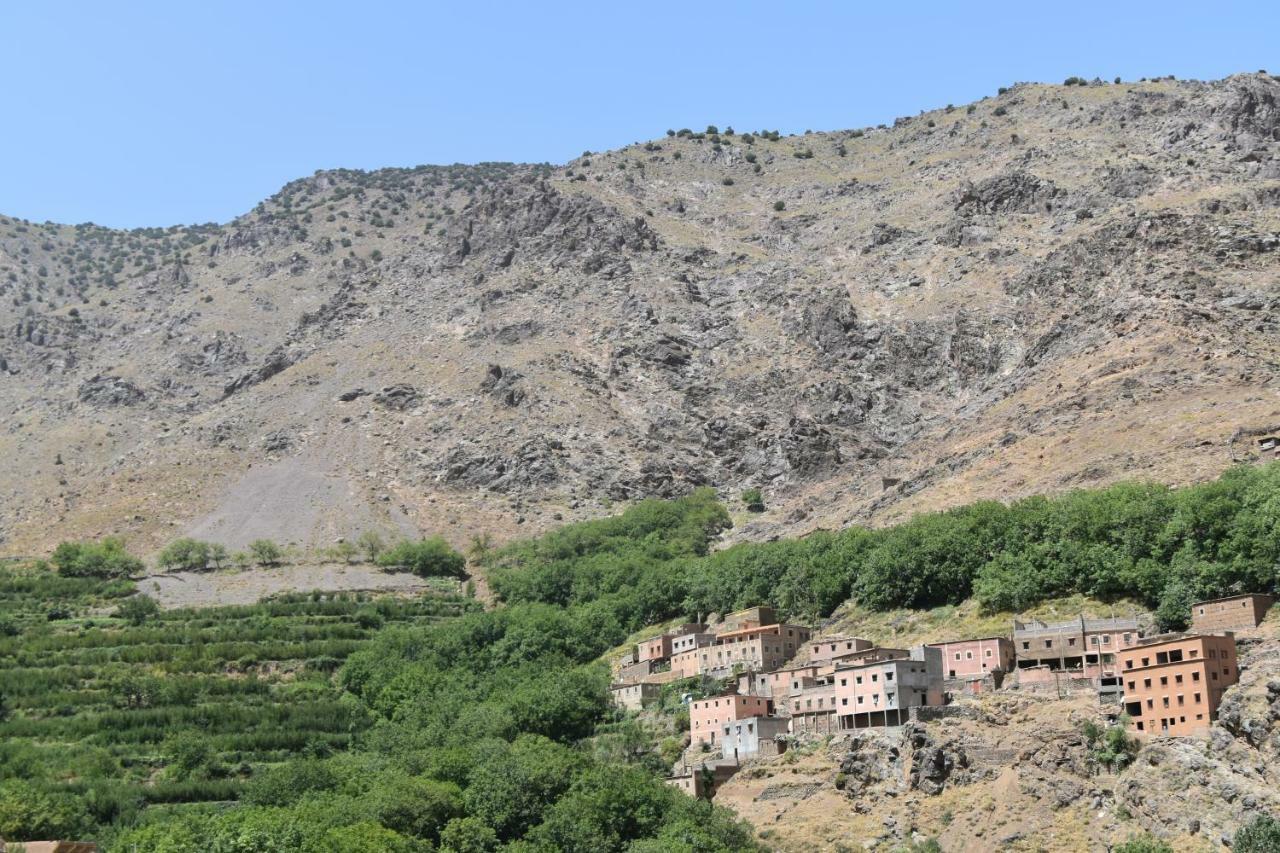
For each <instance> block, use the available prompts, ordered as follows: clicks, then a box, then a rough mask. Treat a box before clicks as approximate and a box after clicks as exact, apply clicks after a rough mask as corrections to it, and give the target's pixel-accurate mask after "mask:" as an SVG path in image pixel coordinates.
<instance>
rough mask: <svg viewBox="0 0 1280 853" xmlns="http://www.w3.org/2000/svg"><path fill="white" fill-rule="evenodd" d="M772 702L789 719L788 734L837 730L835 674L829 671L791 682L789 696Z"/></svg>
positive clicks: (833, 671) (831, 670)
mask: <svg viewBox="0 0 1280 853" xmlns="http://www.w3.org/2000/svg"><path fill="white" fill-rule="evenodd" d="M776 702H777V705H778V707H779V709H781V708H784V707H785V708H786V713H787V715H788V716H790V717H791V731H792V732H795V733H797V734H798V733H800V732H824V733H825V732H832V731H835V730H836V729H837V728H838V723H837V721H836V674H835V670H833V669H827V670H826V671H824V672H821V673H818V674H816V675H811V676H810V675H805V676H801V677H800V678H798V679H793V680H792V686H791V691H790V693H789V694H788V695H787V696H786V697H785V698H782V699H778V700H776Z"/></svg>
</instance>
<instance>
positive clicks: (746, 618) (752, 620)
mask: <svg viewBox="0 0 1280 853" xmlns="http://www.w3.org/2000/svg"><path fill="white" fill-rule="evenodd" d="M777 622H778V613H777V611H775V610H774V609H773V608H772V607H768V606H760V607H748V608H747V609H746V610H739V611H737V612H736V613H730V614H729V615H728V616H726V617H724V619H722V620H721V625H720V628H721V630H723V631H740V630H742V629H743V628H759V627H761V626H763V625H776V624H777Z"/></svg>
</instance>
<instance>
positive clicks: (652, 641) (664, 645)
mask: <svg viewBox="0 0 1280 853" xmlns="http://www.w3.org/2000/svg"><path fill="white" fill-rule="evenodd" d="M669 657H671V635H670V634H659V635H658V636H656V637H650V638H648V639H647V640H641V641H640V643H639V645H638V646H637V654H636V660H637V661H640V662H643V661H647V660H652V661H664V660H666V659H667V658H669Z"/></svg>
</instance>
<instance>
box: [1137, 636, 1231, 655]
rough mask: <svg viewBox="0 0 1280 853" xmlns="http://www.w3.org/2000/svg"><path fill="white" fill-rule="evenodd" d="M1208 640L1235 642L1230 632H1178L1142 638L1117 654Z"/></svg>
mask: <svg viewBox="0 0 1280 853" xmlns="http://www.w3.org/2000/svg"><path fill="white" fill-rule="evenodd" d="M1209 638H1213V639H1217V640H1231V641H1232V642H1235V639H1236V635H1235V634H1234V633H1232V632H1231V631H1208V632H1205V631H1180V632H1178V633H1175V634H1159V635H1157V636H1155V637H1143V638H1142V639H1141V640H1139V641H1138V642H1137V643H1134V644H1133V645H1132V646H1129V647H1128V648H1127V649H1120V650H1119V652H1118V653H1119V654H1124V653H1126V652H1136V651H1138V650H1140V649H1151V648H1155V647H1156V646H1163V645H1167V644H1169V643H1181V642H1185V641H1186V640H1205V639H1209Z"/></svg>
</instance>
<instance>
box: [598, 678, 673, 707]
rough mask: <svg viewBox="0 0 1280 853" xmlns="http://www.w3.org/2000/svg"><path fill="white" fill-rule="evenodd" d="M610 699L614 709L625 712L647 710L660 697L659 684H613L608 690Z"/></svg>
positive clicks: (660, 689)
mask: <svg viewBox="0 0 1280 853" xmlns="http://www.w3.org/2000/svg"><path fill="white" fill-rule="evenodd" d="M609 694H610V697H611V698H612V700H613V704H614V705H615V706H616V707H619V708H622V709H623V710H625V711H640V710H642V709H644V708H648V707H649V706H650V705H652V704H653V703H654V702H656V701H658V697H659V696H661V695H662V685H661V684H649V683H645V682H640V683H638V684H615V685H613V686H612V687H610V688H609Z"/></svg>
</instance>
